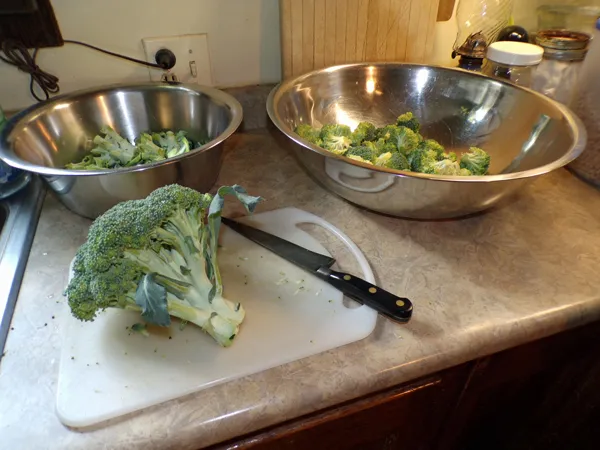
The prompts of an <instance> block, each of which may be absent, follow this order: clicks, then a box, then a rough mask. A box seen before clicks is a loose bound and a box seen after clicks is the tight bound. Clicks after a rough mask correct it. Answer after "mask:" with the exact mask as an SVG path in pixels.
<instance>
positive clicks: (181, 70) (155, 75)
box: [142, 34, 213, 86]
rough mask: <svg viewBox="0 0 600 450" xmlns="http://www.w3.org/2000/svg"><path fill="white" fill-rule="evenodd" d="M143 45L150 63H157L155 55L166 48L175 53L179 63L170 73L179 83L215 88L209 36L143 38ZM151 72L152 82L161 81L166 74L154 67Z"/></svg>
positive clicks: (189, 35) (150, 69)
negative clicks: (209, 50) (209, 51)
mask: <svg viewBox="0 0 600 450" xmlns="http://www.w3.org/2000/svg"><path fill="white" fill-rule="evenodd" d="M142 43H143V45H144V52H145V53H146V61H148V62H152V63H155V62H156V60H155V59H154V55H156V52H157V51H159V50H160V49H163V48H166V49H169V50H171V51H172V52H173V53H175V58H177V61H176V62H175V67H173V68H172V69H171V70H170V71H169V72H170V73H171V74H175V75H176V76H177V80H178V81H180V82H182V83H195V84H201V85H204V86H213V79H212V70H211V66H210V57H209V53H208V35H207V34H185V35H181V36H163V37H151V38H143V39H142ZM194 66H195V68H194ZM149 71H150V79H151V80H152V81H160V80H161V78H162V76H163V75H164V73H165V72H164V71H163V70H160V69H154V68H152V67H150V68H149Z"/></svg>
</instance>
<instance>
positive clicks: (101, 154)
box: [65, 126, 191, 170]
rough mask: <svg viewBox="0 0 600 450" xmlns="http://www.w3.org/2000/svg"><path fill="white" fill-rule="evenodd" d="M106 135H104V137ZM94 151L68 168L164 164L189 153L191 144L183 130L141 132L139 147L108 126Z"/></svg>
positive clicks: (91, 168) (138, 140)
mask: <svg viewBox="0 0 600 450" xmlns="http://www.w3.org/2000/svg"><path fill="white" fill-rule="evenodd" d="M102 135H104V136H102ZM92 142H93V144H94V148H92V149H91V150H90V152H89V154H87V155H86V156H85V157H84V158H83V159H82V160H81V161H80V162H75V163H69V164H66V165H65V168H67V169H73V170H104V169H118V168H121V167H133V166H137V165H140V164H148V163H153V162H156V161H162V160H164V159H167V158H172V157H174V156H178V155H181V154H183V153H187V152H189V151H190V147H191V144H190V141H189V140H188V139H187V138H186V137H185V132H184V131H179V132H178V133H177V134H175V133H173V132H172V131H167V132H163V133H153V134H152V135H150V134H148V133H142V134H141V135H140V136H139V137H138V139H137V143H136V145H133V144H131V143H130V142H129V141H128V140H127V139H125V138H123V137H121V136H120V135H119V134H118V133H117V132H116V131H115V130H113V129H112V128H111V127H109V126H106V127H103V128H102V129H101V130H100V134H99V135H97V136H95V137H94V139H93V140H92Z"/></svg>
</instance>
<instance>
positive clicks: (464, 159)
mask: <svg viewBox="0 0 600 450" xmlns="http://www.w3.org/2000/svg"><path fill="white" fill-rule="evenodd" d="M460 167H461V168H462V169H467V170H469V171H470V172H471V174H473V175H485V174H486V173H487V171H488V169H489V168H490V155H488V154H487V153H486V152H485V151H483V150H481V149H480V148H477V147H471V148H470V149H469V152H468V153H464V154H463V155H462V156H461V158H460Z"/></svg>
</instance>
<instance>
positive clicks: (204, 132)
mask: <svg viewBox="0 0 600 450" xmlns="http://www.w3.org/2000/svg"><path fill="white" fill-rule="evenodd" d="M241 121H242V107H241V106H240V104H239V103H238V102H237V100H235V99H234V98H233V97H232V96H231V95H229V94H227V93H225V92H222V91H220V90H217V89H213V88H210V87H204V86H202V87H201V86H197V85H184V84H174V85H173V84H167V83H142V84H135V85H116V86H109V87H101V88H96V89H91V90H86V91H79V92H75V93H72V94H68V95H64V96H60V97H55V98H53V99H52V100H50V101H47V102H44V103H42V104H39V105H36V106H33V107H31V108H29V109H26V110H24V111H22V112H21V113H19V114H17V115H15V116H14V117H12V118H11V119H10V120H9V121H8V123H7V124H6V126H5V127H4V129H3V130H2V132H1V133H0V158H2V159H4V161H6V162H7V163H8V164H10V165H11V166H13V167H18V168H20V169H23V170H27V171H30V172H34V173H38V174H41V175H42V176H43V178H44V179H45V180H46V181H47V182H48V185H49V186H50V188H51V189H52V190H53V191H54V192H55V193H56V195H57V196H58V198H59V199H60V200H61V201H62V202H63V203H64V204H65V205H66V206H67V207H68V208H69V209H71V210H72V211H74V212H75V213H77V214H80V215H82V216H85V217H89V218H95V217H97V216H98V215H100V214H101V213H103V212H105V211H106V210H107V209H109V208H110V207H111V206H113V205H115V204H117V203H119V202H121V201H124V200H132V199H139V198H143V197H146V196H147V195H148V194H149V193H150V192H152V191H153V190H154V189H156V188H158V187H161V186H164V185H167V184H171V183H179V184H181V185H184V186H189V187H192V188H194V189H197V190H199V191H207V190H209V189H210V188H211V187H212V186H213V185H214V183H215V181H216V179H217V176H218V175H219V171H220V168H221V162H222V147H223V142H224V141H225V140H226V139H227V138H228V137H229V136H231V135H232V134H233V133H234V132H235V130H236V129H237V128H238V127H239V125H240V123H241ZM105 125H110V126H111V127H113V128H114V129H115V130H116V131H117V132H119V133H120V134H121V135H122V136H123V137H125V138H127V139H129V140H133V139H135V138H136V137H138V136H139V135H140V133H142V132H144V131H161V130H173V131H178V130H185V131H187V132H188V136H189V137H190V138H191V139H192V140H196V141H197V140H199V139H200V138H202V137H204V136H208V137H209V138H210V139H211V140H210V142H208V143H207V144H205V145H203V146H201V147H198V148H196V149H194V150H192V151H190V152H189V153H186V154H184V155H181V156H178V157H176V158H172V159H168V160H165V161H160V162H157V163H153V164H147V165H143V166H137V167H131V168H124V169H117V170H102V171H77V170H66V169H64V168H63V167H64V166H65V164H67V163H69V162H72V161H79V160H80V159H81V158H82V157H83V156H84V155H85V153H86V152H87V151H88V150H89V140H90V139H91V138H93V137H94V136H95V135H96V134H98V132H99V130H100V129H101V127H103V126H105Z"/></svg>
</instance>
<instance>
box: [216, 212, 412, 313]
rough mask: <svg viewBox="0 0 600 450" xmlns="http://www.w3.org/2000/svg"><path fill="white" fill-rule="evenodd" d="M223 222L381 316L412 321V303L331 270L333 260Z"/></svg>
mask: <svg viewBox="0 0 600 450" xmlns="http://www.w3.org/2000/svg"><path fill="white" fill-rule="evenodd" d="M221 220H222V222H223V223H224V224H225V225H227V226H228V227H229V228H231V229H232V230H233V231H235V232H237V233H239V234H240V235H242V236H244V237H245V238H247V239H250V240H251V241H253V242H255V243H256V244H258V245H260V246H262V247H264V248H266V249H267V250H269V251H271V252H273V253H275V254H276V255H279V256H280V257H282V258H283V259H285V260H287V261H289V262H291V263H292V264H294V265H296V266H298V267H300V268H302V269H304V270H305V271H307V272H309V273H312V274H313V275H315V276H317V277H319V278H321V279H322V280H325V281H327V282H328V283H329V284H331V285H332V286H333V287H335V288H336V289H339V290H340V291H342V292H343V293H344V294H345V295H347V296H348V297H350V298H353V299H354V300H356V301H358V302H360V303H363V304H365V305H367V306H369V307H371V308H373V309H375V310H376V311H378V312H379V313H380V314H382V315H384V316H386V317H388V318H390V319H392V320H394V321H396V322H400V323H406V322H408V321H409V320H410V318H411V317H412V312H413V306H412V303H411V301H410V300H409V299H407V298H405V297H398V296H396V295H394V294H392V293H390V292H387V291H385V290H384V289H382V288H380V287H378V286H375V285H373V284H371V283H369V282H368V281H365V280H363V279H361V278H359V277H357V276H355V275H352V274H349V273H344V272H338V271H335V270H332V269H331V266H332V265H333V264H334V263H335V259H334V258H331V257H329V256H325V255H322V254H320V253H316V252H313V251H310V250H308V249H306V248H304V247H301V246H299V245H296V244H294V243H293V242H290V241H287V240H285V239H282V238H280V237H278V236H275V235H272V234H270V233H267V232H266V231H262V230H259V229H258V228H254V227H252V226H250V225H246V224H243V223H240V222H237V221H235V220H232V219H228V218H226V217H222V218H221Z"/></svg>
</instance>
